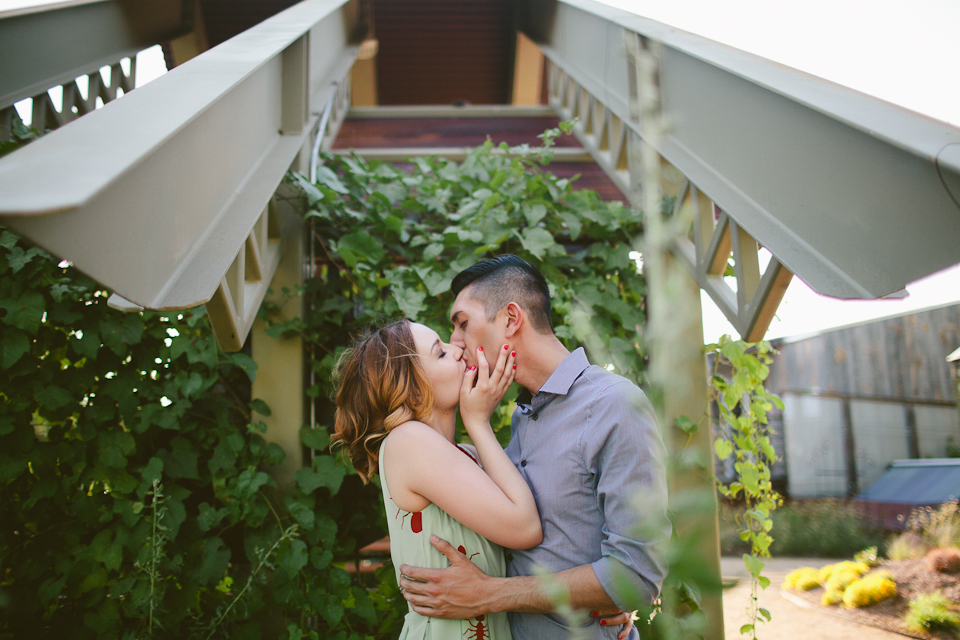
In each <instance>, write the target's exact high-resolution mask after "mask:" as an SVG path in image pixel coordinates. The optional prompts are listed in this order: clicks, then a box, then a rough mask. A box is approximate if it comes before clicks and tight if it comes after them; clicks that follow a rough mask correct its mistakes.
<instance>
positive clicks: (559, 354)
mask: <svg viewBox="0 0 960 640" xmlns="http://www.w3.org/2000/svg"><path fill="white" fill-rule="evenodd" d="M568 355H570V352H569V351H568V350H567V348H566V347H564V346H563V343H562V342H560V340H558V339H557V337H556V336H555V335H553V334H550V335H549V336H543V337H540V336H538V337H537V339H536V340H534V341H533V342H532V343H531V344H527V345H525V346H524V347H523V351H520V350H519V349H518V351H517V359H518V360H520V366H518V367H517V379H516V380H517V382H518V383H519V384H520V386H522V387H523V388H524V389H526V390H527V391H529V392H530V395H536V393H537V391H539V390H540V387H542V386H543V384H544V383H545V382H546V381H547V379H548V378H550V376H551V375H553V372H554V371H556V369H557V367H559V366H560V363H561V362H563V361H564V359H565V358H566V357H567V356H568Z"/></svg>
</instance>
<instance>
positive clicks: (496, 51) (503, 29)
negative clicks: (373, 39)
mask: <svg viewBox="0 0 960 640" xmlns="http://www.w3.org/2000/svg"><path fill="white" fill-rule="evenodd" d="M373 7H374V10H373V16H374V29H375V31H376V36H377V39H378V40H379V41H380V51H379V53H378V54H377V91H378V94H379V103H380V104H382V105H401V104H454V103H457V102H465V103H469V104H508V103H509V102H510V100H511V98H512V89H513V86H512V82H513V57H514V50H515V47H516V30H515V23H514V17H513V3H512V2H511V1H510V0H373Z"/></svg>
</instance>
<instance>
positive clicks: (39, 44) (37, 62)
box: [0, 0, 190, 109]
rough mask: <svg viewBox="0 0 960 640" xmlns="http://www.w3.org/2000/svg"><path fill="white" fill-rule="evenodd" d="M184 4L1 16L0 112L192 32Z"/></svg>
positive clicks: (107, 5)
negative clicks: (4, 108)
mask: <svg viewBox="0 0 960 640" xmlns="http://www.w3.org/2000/svg"><path fill="white" fill-rule="evenodd" d="M183 4H184V0H99V1H97V2H72V3H63V4H57V5H53V6H52V7H42V6H41V7H32V8H28V9H20V10H15V11H8V12H0V69H3V73H2V74H0V109H2V108H3V107H7V106H10V105H12V104H13V103H15V102H18V101H20V100H23V99H24V98H30V97H33V96H35V95H38V94H40V93H42V92H44V91H46V90H47V89H49V88H50V87H53V86H55V85H58V84H64V83H68V82H70V81H71V80H73V79H74V78H77V77H78V76H81V75H83V74H86V73H89V72H91V71H94V70H96V69H99V68H100V67H102V66H105V65H111V64H113V63H115V62H116V61H117V60H119V59H121V58H124V57H129V56H135V55H136V54H137V52H138V51H141V50H143V49H146V48H147V47H150V46H153V45H155V44H157V43H158V42H165V41H167V40H171V39H173V38H176V37H179V36H181V35H183V34H184V33H187V32H188V31H190V26H189V24H188V23H187V21H186V20H184V11H183Z"/></svg>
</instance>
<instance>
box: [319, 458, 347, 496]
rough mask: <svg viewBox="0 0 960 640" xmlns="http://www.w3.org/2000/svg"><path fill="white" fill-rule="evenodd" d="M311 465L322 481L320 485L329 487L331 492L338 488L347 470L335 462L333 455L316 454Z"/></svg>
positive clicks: (333, 492) (335, 491)
mask: <svg viewBox="0 0 960 640" xmlns="http://www.w3.org/2000/svg"><path fill="white" fill-rule="evenodd" d="M313 467H314V469H315V470H316V472H317V476H318V477H319V478H320V481H321V482H322V486H324V487H326V488H327V489H329V490H330V493H331V494H335V493H337V491H339V490H340V485H341V484H342V483H343V478H344V476H345V475H347V470H346V468H344V467H343V465H340V464H337V460H336V458H334V457H333V456H317V457H315V458H314V459H313Z"/></svg>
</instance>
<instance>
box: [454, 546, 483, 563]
mask: <svg viewBox="0 0 960 640" xmlns="http://www.w3.org/2000/svg"><path fill="white" fill-rule="evenodd" d="M457 551H459V552H460V553H462V554H463V555H467V550H466V548H465V547H464V546H463V545H460V546H459V547H457ZM478 555H480V552H479V551H477V552H476V553H474V554H471V555H469V556H467V560H473V556H478Z"/></svg>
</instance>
